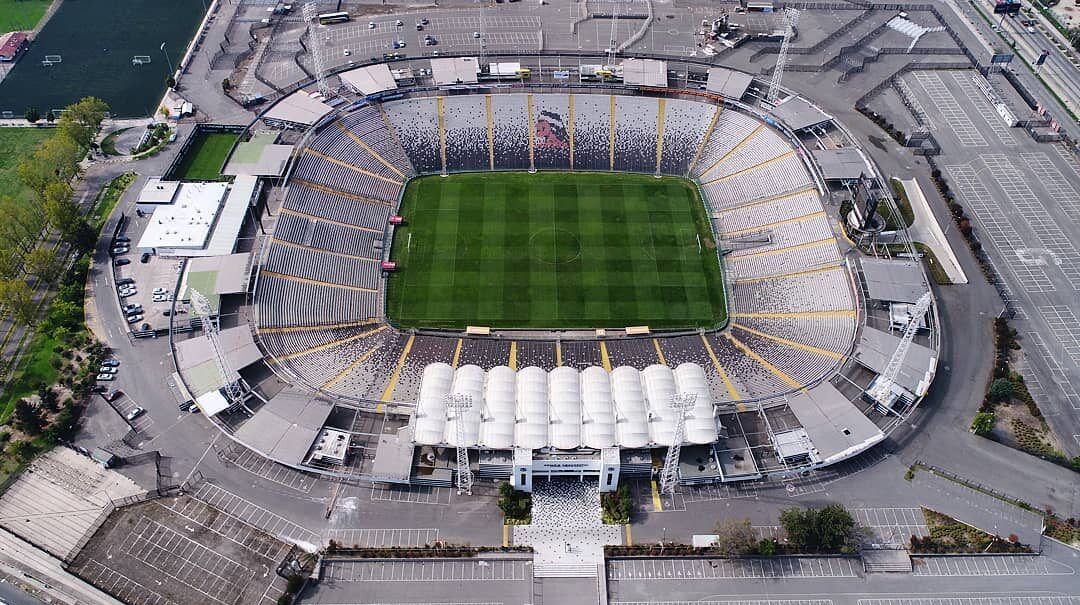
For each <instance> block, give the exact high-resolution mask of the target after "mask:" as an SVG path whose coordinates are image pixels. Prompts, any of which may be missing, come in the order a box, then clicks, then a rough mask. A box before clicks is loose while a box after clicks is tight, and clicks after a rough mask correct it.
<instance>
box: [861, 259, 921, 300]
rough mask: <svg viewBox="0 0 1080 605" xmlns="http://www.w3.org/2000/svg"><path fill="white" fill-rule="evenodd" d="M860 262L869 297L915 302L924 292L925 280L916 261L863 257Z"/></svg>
mask: <svg viewBox="0 0 1080 605" xmlns="http://www.w3.org/2000/svg"><path fill="white" fill-rule="evenodd" d="M861 264H862V271H863V282H864V283H865V284H866V291H867V294H869V295H870V298H873V299H875V300H884V301H889V302H901V303H915V302H918V300H919V299H920V298H922V295H923V294H926V282H925V281H923V272H922V267H920V266H919V263H918V261H913V260H886V259H883V258H864V259H862V261H861Z"/></svg>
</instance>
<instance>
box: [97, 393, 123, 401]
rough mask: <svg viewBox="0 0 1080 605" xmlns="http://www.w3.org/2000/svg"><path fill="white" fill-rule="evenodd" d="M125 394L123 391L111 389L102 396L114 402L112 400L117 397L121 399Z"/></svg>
mask: <svg viewBox="0 0 1080 605" xmlns="http://www.w3.org/2000/svg"><path fill="white" fill-rule="evenodd" d="M123 395H124V392H123V391H119V390H114V391H109V392H108V393H105V394H104V395H102V396H101V398H102V399H104V400H105V401H109V402H112V401H116V400H117V399H120V397H122V396H123Z"/></svg>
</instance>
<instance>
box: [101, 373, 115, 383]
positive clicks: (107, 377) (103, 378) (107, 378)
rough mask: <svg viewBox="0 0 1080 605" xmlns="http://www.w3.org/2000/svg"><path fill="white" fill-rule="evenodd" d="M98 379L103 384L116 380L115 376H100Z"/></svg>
mask: <svg viewBox="0 0 1080 605" xmlns="http://www.w3.org/2000/svg"><path fill="white" fill-rule="evenodd" d="M97 379H98V380H99V381H101V382H108V381H110V380H116V375H115V374H98V375H97Z"/></svg>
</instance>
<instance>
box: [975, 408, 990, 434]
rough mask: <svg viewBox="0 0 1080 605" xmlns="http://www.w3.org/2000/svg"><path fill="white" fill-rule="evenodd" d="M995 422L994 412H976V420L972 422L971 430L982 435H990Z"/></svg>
mask: <svg viewBox="0 0 1080 605" xmlns="http://www.w3.org/2000/svg"><path fill="white" fill-rule="evenodd" d="M994 422H995V418H994V413H993V412H979V413H978V414H975V420H973V421H972V422H971V432H973V433H975V434H976V435H979V436H980V437H982V436H985V435H988V434H989V433H990V431H992V430H994Z"/></svg>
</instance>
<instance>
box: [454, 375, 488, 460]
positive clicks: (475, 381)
mask: <svg viewBox="0 0 1080 605" xmlns="http://www.w3.org/2000/svg"><path fill="white" fill-rule="evenodd" d="M450 392H451V393H453V394H454V395H467V396H468V397H469V398H470V399H472V406H470V407H469V408H468V409H466V410H464V411H454V410H449V409H448V410H446V443H448V444H450V445H452V446H454V447H457V446H458V445H464V446H465V447H474V446H476V445H478V444H479V443H480V410H481V408H483V406H484V370H483V369H481V368H480V366H474V365H467V366H461V367H460V368H458V369H457V371H455V372H454V384H453V386H452V387H450ZM458 414H464V416H465V422H464V426H463V427H462V428H464V430H465V435H464V437H465V443H458V434H457V415H458Z"/></svg>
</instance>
